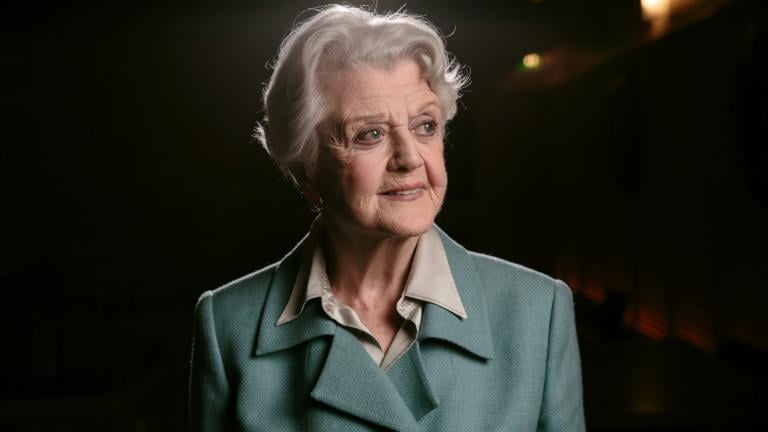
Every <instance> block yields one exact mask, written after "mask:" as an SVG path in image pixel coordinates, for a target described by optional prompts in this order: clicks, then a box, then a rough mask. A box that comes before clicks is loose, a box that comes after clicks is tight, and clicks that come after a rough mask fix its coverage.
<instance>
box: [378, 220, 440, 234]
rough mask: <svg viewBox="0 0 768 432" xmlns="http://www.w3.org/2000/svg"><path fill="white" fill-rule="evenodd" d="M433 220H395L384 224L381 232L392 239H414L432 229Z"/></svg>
mask: <svg viewBox="0 0 768 432" xmlns="http://www.w3.org/2000/svg"><path fill="white" fill-rule="evenodd" d="M434 220H435V218H434V217H432V218H427V217H424V218H418V219H397V220H392V221H388V222H389V223H386V222H385V223H384V224H383V225H384V226H383V229H382V231H383V232H385V233H387V234H388V235H390V236H392V237H415V236H420V235H422V234H424V233H425V232H427V231H429V229H430V228H432V223H433V222H434Z"/></svg>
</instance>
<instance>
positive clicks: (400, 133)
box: [387, 128, 424, 172]
mask: <svg viewBox="0 0 768 432" xmlns="http://www.w3.org/2000/svg"><path fill="white" fill-rule="evenodd" d="M392 135H393V137H392V156H391V157H390V159H389V164H388V166H387V168H388V170H389V171H405V172H409V171H413V170H415V169H417V168H419V167H421V166H422V165H423V164H424V160H423V159H422V158H421V154H420V153H419V148H418V145H419V143H418V141H417V140H416V138H415V137H414V136H412V135H411V131H410V130H408V128H402V129H400V130H397V131H395V133H393V134H392Z"/></svg>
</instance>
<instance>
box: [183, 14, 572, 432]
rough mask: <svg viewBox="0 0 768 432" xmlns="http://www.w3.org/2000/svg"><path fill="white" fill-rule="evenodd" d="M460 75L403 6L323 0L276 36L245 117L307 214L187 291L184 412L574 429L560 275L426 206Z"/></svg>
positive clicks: (300, 424) (252, 420)
mask: <svg viewBox="0 0 768 432" xmlns="http://www.w3.org/2000/svg"><path fill="white" fill-rule="evenodd" d="M465 83H466V78H465V77H464V76H462V74H461V72H460V69H459V67H458V65H457V64H455V63H453V62H451V61H450V60H449V59H448V57H447V54H446V52H445V47H444V45H443V40H442V39H441V37H440V36H439V34H438V32H437V31H436V30H435V28H433V27H432V26H431V25H430V24H429V23H428V22H426V21H425V20H423V19H421V18H418V17H415V16H412V15H408V14H405V13H395V14H389V15H377V14H375V13H372V12H369V11H366V10H361V9H357V8H353V7H348V6H331V7H327V8H323V9H321V10H319V11H318V13H317V14H315V15H314V16H313V17H311V18H310V19H308V20H307V21H305V22H304V23H302V24H300V25H298V27H296V28H295V29H294V30H293V32H292V33H291V34H290V35H288V36H287V37H286V39H285V40H284V41H283V44H282V46H281V48H280V53H279V55H278V58H277V61H276V63H275V69H274V73H273V75H272V78H271V80H270V82H269V84H268V86H267V89H266V92H265V104H266V114H267V118H266V119H265V122H264V123H263V125H262V126H261V127H260V128H259V129H258V137H259V139H260V140H261V141H262V143H263V145H264V146H265V148H266V149H267V151H268V152H269V154H270V156H271V157H272V158H273V159H274V161H275V162H276V164H277V165H278V166H279V167H280V168H281V169H283V171H284V172H285V173H286V174H287V175H288V176H289V177H290V178H291V179H293V180H294V181H295V183H296V185H297V186H298V188H299V189H300V190H301V192H302V193H303V194H304V195H305V196H306V197H307V199H308V201H309V203H310V204H311V205H312V206H313V207H315V208H316V209H317V211H318V212H319V215H318V217H317V219H316V220H315V222H314V224H313V225H312V227H311V229H310V232H309V234H308V235H307V237H305V238H304V239H303V240H302V241H301V242H300V243H299V245H297V246H296V247H295V248H294V249H293V250H292V251H291V252H289V253H288V255H286V256H285V257H284V258H283V259H282V260H281V261H279V262H278V263H276V264H274V265H271V266H269V267H267V268H264V269H261V270H259V271H257V272H255V273H253V274H250V275H247V276H245V277H243V278H241V279H238V280H236V281H234V282H232V283H230V284H228V285H226V286H224V287H222V288H219V289H217V290H215V291H211V292H206V293H204V294H203V295H202V297H200V300H199V302H198V305H197V309H196V327H195V339H194V344H193V359H192V380H191V381H192V383H191V417H192V424H193V428H194V429H195V430H204V431H223V430H243V431H270V432H271V431H294V430H295V431H299V430H318V431H371V430H395V431H491V430H493V431H580V430H583V429H584V420H583V410H582V395H581V377H580V365H579V353H578V345H577V340H576V331H575V326H574V317H573V303H572V297H571V293H570V291H569V289H568V287H567V286H566V285H565V284H564V283H562V282H561V281H558V280H554V279H551V278H549V277H547V276H545V275H542V274H540V273H537V272H535V271H532V270H529V269H527V268H524V267H521V266H519V265H516V264H512V263H509V262H506V261H502V260H500V259H496V258H492V257H489V256H485V255H480V254H477V253H473V252H469V251H467V250H465V249H464V248H463V247H462V246H460V245H459V244H458V243H456V242H455V241H453V240H451V239H450V238H449V237H448V236H447V235H446V234H445V233H444V232H442V231H441V230H440V229H439V228H438V227H437V226H435V225H434V219H435V216H436V215H437V213H438V212H439V211H440V207H441V205H442V203H443V198H444V197H445V191H446V186H447V176H446V170H445V163H444V160H443V138H444V136H445V127H446V123H447V122H448V120H450V119H451V118H452V117H453V115H454V114H455V112H456V100H457V98H458V95H459V90H461V88H462V86H463V85H464V84H465Z"/></svg>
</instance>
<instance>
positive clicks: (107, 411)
mask: <svg viewBox="0 0 768 432" xmlns="http://www.w3.org/2000/svg"><path fill="white" fill-rule="evenodd" d="M673 3H674V2H673ZM677 3H688V4H691V5H693V6H691V7H689V8H688V9H685V10H683V11H681V12H679V13H677V14H675V15H674V16H673V17H672V18H671V19H670V20H669V21H668V22H667V26H666V28H664V29H662V30H661V31H658V30H654V28H655V27H653V26H652V25H651V23H649V22H647V21H644V20H643V18H642V13H641V8H640V1H639V0H636V1H635V0H612V1H609V0H606V1H597V0H543V1H522V0H520V1H509V2H505V3H504V5H500V4H493V3H490V2H483V1H472V2H459V1H413V2H409V4H408V9H409V10H411V11H413V12H416V13H423V14H426V15H427V16H428V17H429V18H430V19H431V20H432V21H433V22H434V23H435V24H436V25H437V26H438V27H440V28H441V29H443V31H444V32H445V33H452V35H451V36H450V37H449V38H448V47H449V49H450V50H451V51H452V52H453V53H455V54H456V56H457V57H458V59H459V60H460V61H461V62H462V63H464V64H466V65H468V67H470V68H471V75H472V81H473V82H472V84H471V86H470V87H469V90H468V92H467V93H466V95H465V96H464V97H463V99H462V103H461V106H460V109H459V113H458V116H457V118H456V120H455V122H454V123H453V125H452V126H451V132H450V135H449V137H448V146H447V158H448V165H449V175H450V183H451V186H450V188H449V194H448V198H447V202H446V204H445V207H444V210H443V213H442V214H441V215H440V216H439V219H438V223H439V224H440V225H441V226H442V227H443V228H444V229H445V230H446V231H447V232H448V233H450V234H451V235H452V236H453V237H454V238H455V239H457V240H458V241H459V242H461V243H462V244H464V245H465V246H466V247H467V248H469V249H473V250H477V251H480V252H485V253H490V254H493V255H496V256H499V257H502V258H505V259H508V260H512V261H515V262H519V263H522V264H524V265H527V266H530V267H533V268H535V269H537V270H540V271H543V272H546V273H549V274H552V275H555V276H557V277H559V278H561V279H563V280H565V281H566V282H568V284H569V285H570V286H571V288H572V289H573V290H574V292H575V294H576V309H577V320H578V326H579V333H580V339H581V349H582V362H583V369H584V386H585V387H584V391H585V405H586V415H587V422H588V426H589V429H590V430H594V431H679V430H684V431H715V430H717V431H731V430H744V431H751V430H759V429H762V428H764V427H765V426H766V424H768V423H766V411H768V395H767V394H766V387H765V386H766V372H765V366H766V365H767V364H768V362H767V361H766V360H767V358H766V350H768V334H767V333H766V329H767V328H768V318H766V316H767V314H766V306H768V302H766V297H768V294H766V288H768V287H767V286H766V277H767V276H768V264H766V261H767V259H768V253H767V252H766V247H767V246H768V223H767V222H768V150H766V143H768V136H767V134H766V131H767V122H768V105H767V104H766V102H767V100H768V99H767V96H768V89H767V87H768V83H767V82H766V77H768V70H766V59H767V58H768V55H767V54H766V38H767V36H766V7H765V2H763V1H759V0H755V1H747V0H743V1H725V0H723V1H717V0H710V1H707V0H700V1H696V0H689V1H687V2H686V1H683V0H681V1H679V2H677ZM318 4H320V2H310V1H284V2H274V4H268V3H267V2H257V1H253V2H230V3H219V4H216V5H212V4H199V3H194V2H184V3H183V4H182V3H181V2H180V3H179V4H177V5H168V4H163V5H157V4H155V5H152V6H149V5H146V6H143V5H137V4H130V5H129V4H126V5H120V4H112V5H110V6H100V7H95V6H89V5H71V4H70V5H68V6H67V7H66V8H63V7H62V6H56V5H45V4H37V5H36V6H28V7H25V8H23V9H18V10H6V12H4V13H3V18H2V20H3V26H2V30H0V32H1V34H2V39H1V40H2V42H1V43H2V45H0V47H1V48H2V56H0V58H1V59H2V60H1V61H2V71H3V84H4V85H3V116H2V118H3V123H5V126H4V127H3V138H2V144H0V294H1V295H2V296H1V297H0V298H1V299H2V303H1V305H2V309H1V311H2V312H0V346H2V353H1V354H0V429H1V430H9V431H11V430H13V431H16V430H19V431H69V430H79V431H83V430H94V431H95V430H114V431H160V430H163V431H165V430H184V429H185V421H186V406H185V403H186V401H185V400H186V391H187V374H188V364H189V348H190V340H191V325H192V312H193V308H194V304H195V301H196V299H197V297H198V296H199V295H200V294H201V293H202V292H203V291H205V290H208V289H212V288H215V287H217V286H220V285H221V284H223V283H225V282H227V281H229V280H232V279H234V278H237V277H239V276H241V275H243V274H245V273H248V272H251V271H253V270H255V269H258V268H260V267H262V266H264V265H266V264H269V263H271V262H274V261H276V260H278V259H280V258H281V257H282V255H283V254H284V253H285V252H287V251H288V250H289V248H290V247H291V246H292V245H294V244H295V243H296V242H297V241H298V240H299V239H300V238H301V236H302V235H303V234H304V232H305V231H306V229H307V227H308V224H309V222H310V220H311V218H312V213H311V212H310V211H309V210H308V209H307V206H306V205H305V204H304V202H303V201H302V199H301V197H300V195H299V194H298V193H296V192H295V191H294V190H293V189H292V187H291V185H290V184H289V183H288V182H287V181H286V180H284V179H282V178H281V176H280V174H279V173H278V171H277V170H276V169H275V168H274V166H273V165H272V163H271V162H270V161H269V159H268V157H267V156H266V154H265V152H264V151H263V150H262V149H261V148H259V146H258V145H257V144H256V142H255V141H254V140H253V139H251V137H250V135H251V133H252V128H253V126H254V125H255V123H256V121H257V120H259V119H260V117H261V113H260V95H261V89H262V85H263V83H264V82H265V81H266V80H267V79H268V77H269V70H268V69H266V68H265V65H266V64H267V63H268V62H269V61H270V60H271V59H272V58H273V57H274V55H275V53H276V50H277V47H278V45H279V42H280V40H281V39H282V37H283V36H284V35H285V34H286V32H287V31H288V29H289V28H290V26H291V25H292V23H293V22H294V19H295V18H296V16H297V15H299V14H300V13H301V11H303V10H304V9H306V8H307V7H311V6H316V5H318ZM400 5H401V4H400V3H399V2H391V1H380V2H379V5H378V9H379V10H382V11H383V10H392V9H397V8H398V7H399V6H400ZM532 52H536V53H539V54H540V56H541V67H540V68H539V69H537V70H533V71H530V70H525V69H524V68H523V67H522V66H521V59H522V57H523V56H524V55H525V54H527V53H532ZM763 430H765V429H763Z"/></svg>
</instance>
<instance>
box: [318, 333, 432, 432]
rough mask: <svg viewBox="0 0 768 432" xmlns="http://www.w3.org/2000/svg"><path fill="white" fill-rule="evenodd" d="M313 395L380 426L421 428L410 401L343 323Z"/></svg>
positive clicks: (320, 400) (408, 429)
mask: <svg viewBox="0 0 768 432" xmlns="http://www.w3.org/2000/svg"><path fill="white" fill-rule="evenodd" d="M414 384H416V385H417V386H418V383H414ZM311 397H312V398H313V399H315V400H316V401H319V402H322V403H324V404H327V405H329V406H331V407H333V408H336V409H338V410H340V411H343V412H346V413H348V414H351V415H353V416H355V417H358V418H361V419H363V420H366V421H368V422H371V423H374V424H377V425H379V426H384V427H386V428H389V429H393V430H397V431H415V430H418V424H417V418H415V417H414V414H413V413H412V411H411V409H410V408H409V406H408V404H407V402H408V400H407V399H404V398H403V397H402V396H401V394H400V392H398V390H397V388H396V387H395V385H394V384H393V382H392V381H391V380H390V379H389V377H388V376H387V374H386V373H385V372H384V371H383V370H382V369H381V368H380V367H379V366H378V365H377V364H376V363H374V362H373V360H372V359H371V357H370V355H368V353H367V352H366V351H365V349H364V348H363V347H362V345H361V344H360V342H359V341H358V340H357V339H356V338H355V336H354V335H353V334H352V333H350V332H349V331H348V330H347V329H346V328H344V327H341V326H338V327H337V331H336V334H335V335H334V338H333V342H332V345H331V348H330V351H329V353H328V357H327V358H326V360H325V365H324V366H323V370H322V372H321V373H320V377H319V378H318V380H317V384H315V387H314V388H313V389H312V392H311ZM417 399H418V398H417ZM422 411H423V410H419V411H418V412H422Z"/></svg>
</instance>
